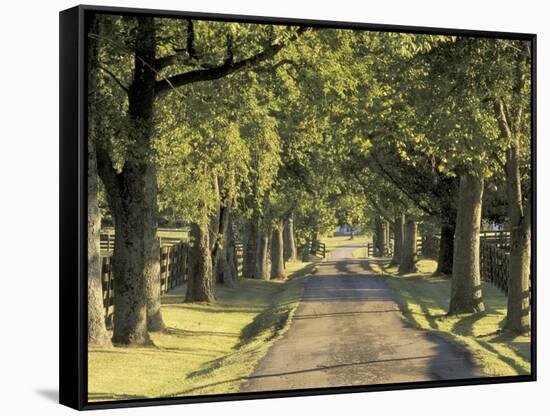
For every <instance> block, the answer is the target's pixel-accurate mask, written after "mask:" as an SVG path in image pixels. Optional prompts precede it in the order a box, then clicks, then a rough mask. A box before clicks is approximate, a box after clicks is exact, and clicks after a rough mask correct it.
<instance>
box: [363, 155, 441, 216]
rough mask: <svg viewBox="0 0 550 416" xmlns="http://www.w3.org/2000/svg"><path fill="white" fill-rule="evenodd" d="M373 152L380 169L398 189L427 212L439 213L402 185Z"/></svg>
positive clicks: (431, 213) (430, 213)
mask: <svg viewBox="0 0 550 416" xmlns="http://www.w3.org/2000/svg"><path fill="white" fill-rule="evenodd" d="M371 154H372V157H373V159H374V161H375V162H376V165H377V166H378V168H379V169H380V171H381V172H382V173H383V174H384V176H386V177H387V178H388V179H389V180H390V182H392V183H393V184H394V185H395V186H396V187H397V189H399V190H400V191H401V192H403V193H404V194H405V195H406V196H407V197H408V198H409V199H410V200H411V201H412V202H414V204H415V205H416V206H417V207H418V208H420V209H421V210H422V211H424V212H426V213H427V214H429V215H438V213H437V212H434V211H432V210H431V209H430V208H428V207H427V206H426V205H424V204H423V203H422V202H421V201H419V200H418V199H417V198H415V197H414V196H413V195H412V194H411V193H410V192H409V191H407V190H406V189H405V187H404V186H401V184H400V183H399V182H398V181H397V180H396V179H395V178H394V177H393V175H392V174H391V173H390V172H389V171H388V170H386V168H384V165H383V164H382V162H380V160H378V158H377V157H376V155H375V154H374V152H373V153H371Z"/></svg>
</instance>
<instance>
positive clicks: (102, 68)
mask: <svg viewBox="0 0 550 416" xmlns="http://www.w3.org/2000/svg"><path fill="white" fill-rule="evenodd" d="M97 67H98V68H99V69H101V70H102V71H103V72H105V73H106V74H107V75H109V76H110V77H111V78H112V79H113V80H114V81H115V82H116V83H117V84H118V86H119V87H120V88H122V89H123V90H124V92H125V93H126V94H128V92H129V89H128V87H127V86H126V85H124V84H123V83H122V81H121V80H119V79H118V78H117V77H116V75H115V74H113V73H112V72H111V71H110V70H109V69H107V68H105V67H104V66H102V65H100V64H97Z"/></svg>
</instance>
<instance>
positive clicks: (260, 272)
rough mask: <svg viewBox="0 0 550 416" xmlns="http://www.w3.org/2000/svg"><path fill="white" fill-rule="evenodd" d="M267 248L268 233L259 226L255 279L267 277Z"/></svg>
mask: <svg viewBox="0 0 550 416" xmlns="http://www.w3.org/2000/svg"><path fill="white" fill-rule="evenodd" d="M268 248H269V233H268V232H267V231H266V230H264V229H263V228H262V227H260V230H259V231H258V242H257V250H258V251H257V253H256V272H255V273H254V274H255V276H254V277H255V278H257V279H264V280H268V279H269V273H268V271H267V258H268Z"/></svg>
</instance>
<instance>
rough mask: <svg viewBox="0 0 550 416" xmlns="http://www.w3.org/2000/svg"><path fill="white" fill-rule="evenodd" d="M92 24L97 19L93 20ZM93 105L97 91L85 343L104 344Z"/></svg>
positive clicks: (93, 81)
mask: <svg viewBox="0 0 550 416" xmlns="http://www.w3.org/2000/svg"><path fill="white" fill-rule="evenodd" d="M92 25H93V27H98V25H99V22H98V21H97V19H94V22H93V23H92ZM97 53H98V51H97V48H96V47H93V46H92V48H90V51H89V66H90V69H91V70H90V71H89V78H88V83H89V86H90V89H91V91H97V88H98V79H97ZM96 105H97V93H93V94H92V95H91V96H90V98H89V101H88V111H89V113H90V117H89V122H88V343H91V344H99V345H101V344H107V343H109V342H110V340H109V337H108V335H107V329H106V327H105V313H104V309H103V288H102V283H101V263H100V227H101V216H100V212H99V206H98V184H97V163H96V153H95V140H96V132H97V123H96V119H95V118H94V112H93V110H94V108H95V107H96Z"/></svg>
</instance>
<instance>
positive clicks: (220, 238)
mask: <svg viewBox="0 0 550 416" xmlns="http://www.w3.org/2000/svg"><path fill="white" fill-rule="evenodd" d="M230 206H231V203H230V200H226V201H225V203H224V204H222V206H221V209H220V220H219V230H218V235H217V243H216V248H215V249H214V252H215V255H216V261H215V262H214V264H215V269H214V270H215V274H216V278H215V280H216V282H217V283H222V284H225V285H229V286H233V285H234V283H235V280H236V276H235V273H234V271H233V270H232V265H231V263H230V247H229V242H230V241H229V240H230V236H229V235H230V222H231V221H230V209H231V207H230ZM233 248H234V246H233Z"/></svg>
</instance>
